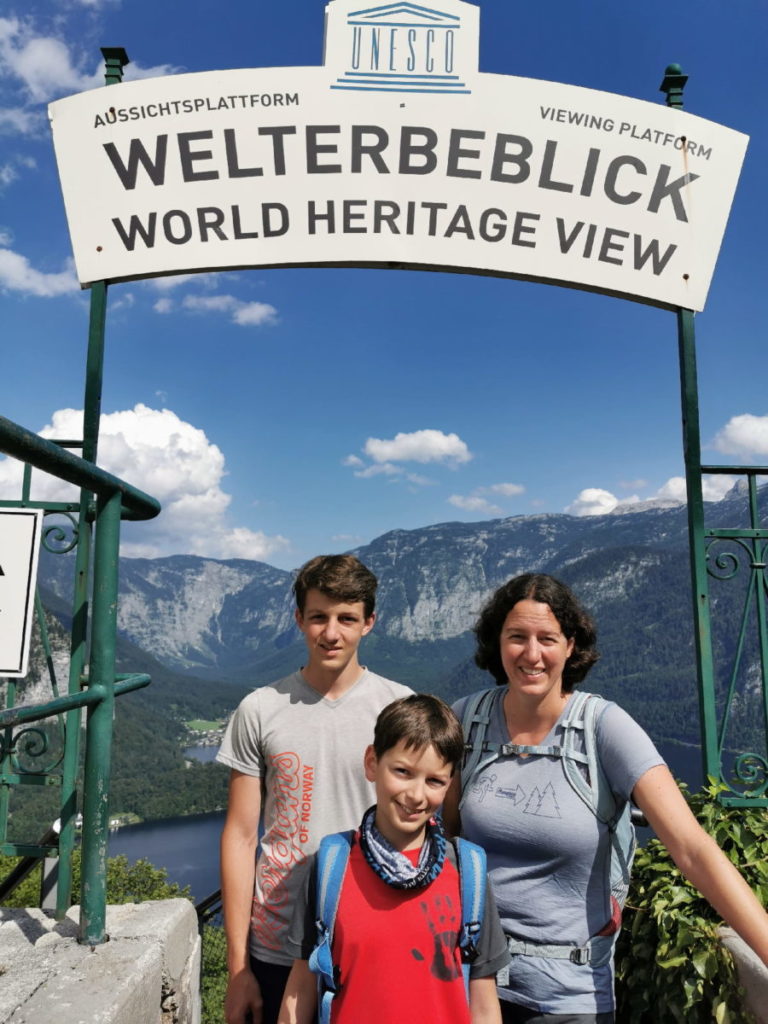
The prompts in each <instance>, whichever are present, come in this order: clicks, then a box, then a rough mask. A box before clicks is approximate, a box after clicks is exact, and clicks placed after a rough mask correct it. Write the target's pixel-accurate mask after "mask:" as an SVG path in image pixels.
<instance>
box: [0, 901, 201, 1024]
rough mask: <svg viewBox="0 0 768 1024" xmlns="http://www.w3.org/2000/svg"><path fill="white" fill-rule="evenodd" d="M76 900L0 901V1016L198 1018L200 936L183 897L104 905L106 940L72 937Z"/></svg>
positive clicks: (18, 1019) (77, 1021)
mask: <svg viewBox="0 0 768 1024" xmlns="http://www.w3.org/2000/svg"><path fill="white" fill-rule="evenodd" d="M78 917H79V907H72V908H71V909H70V911H69V912H68V914H67V916H66V918H65V919H64V920H63V921H61V922H57V921H55V920H54V918H53V916H52V914H50V913H49V912H48V911H45V910H35V909H33V910H13V909H7V908H0V1024H40V1022H41V1021H49V1020H50V1021H56V1024H200V939H199V936H198V934H197V915H196V914H195V911H194V908H193V906H192V904H191V903H190V902H189V901H188V900H182V899H176V900H158V901H157V902H153V903H135V904H134V903H132V904H126V905H125V906H119V907H107V932H108V934H109V937H110V939H109V942H105V943H103V944H102V945H100V946H94V947H89V946H81V945H79V944H78V942H77V921H78Z"/></svg>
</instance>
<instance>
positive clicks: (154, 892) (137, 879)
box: [0, 849, 191, 907]
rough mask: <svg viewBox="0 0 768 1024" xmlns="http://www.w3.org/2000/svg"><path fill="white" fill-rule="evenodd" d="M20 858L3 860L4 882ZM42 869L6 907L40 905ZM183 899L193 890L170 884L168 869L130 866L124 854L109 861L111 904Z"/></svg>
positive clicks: (76, 881) (76, 856) (75, 890)
mask: <svg viewBox="0 0 768 1024" xmlns="http://www.w3.org/2000/svg"><path fill="white" fill-rule="evenodd" d="M18 860H19V858H15V857H2V856H0V878H5V877H6V875H8V874H9V873H10V871H11V870H12V868H13V867H14V866H15V865H16V864H17V863H18ZM40 871H41V868H40V865H38V866H37V867H36V868H35V869H34V870H33V871H32V873H31V874H30V875H28V876H27V878H25V879H24V881H23V882H22V883H21V885H20V886H19V887H18V888H17V889H15V890H14V891H13V892H12V893H11V894H10V896H9V897H8V898H7V900H6V901H5V903H4V906H7V907H36V906H39V903H40ZM179 896H183V897H185V898H186V899H190V898H191V897H190V894H189V886H188V885H185V886H184V887H183V888H182V886H180V885H178V884H177V883H176V882H169V881H168V872H167V871H166V870H165V868H156V867H155V866H154V865H153V864H150V862H149V861H148V860H146V859H145V858H142V859H141V860H137V861H136V862H135V863H134V864H129V863H128V858H127V857H126V856H125V854H124V853H121V854H120V855H119V856H117V857H108V858H107V903H142V902H144V901H145V900H168V899H173V898H175V897H179ZM79 900H80V850H79V849H78V850H75V851H74V852H73V854H72V902H73V903H78V902H79Z"/></svg>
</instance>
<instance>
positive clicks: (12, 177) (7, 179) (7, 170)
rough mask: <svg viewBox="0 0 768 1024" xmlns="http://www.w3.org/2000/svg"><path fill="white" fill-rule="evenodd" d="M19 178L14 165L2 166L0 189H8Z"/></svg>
mask: <svg viewBox="0 0 768 1024" xmlns="http://www.w3.org/2000/svg"><path fill="white" fill-rule="evenodd" d="M18 176H19V172H18V171H17V170H16V168H15V167H14V166H13V164H1V165H0V189H4V188H8V186H9V185H11V184H12V183H13V182H14V181H16V179H17V178H18Z"/></svg>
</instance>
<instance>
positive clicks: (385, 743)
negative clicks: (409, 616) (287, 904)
mask: <svg viewBox="0 0 768 1024" xmlns="http://www.w3.org/2000/svg"><path fill="white" fill-rule="evenodd" d="M463 753H464V740H463V736H462V732H461V725H460V724H459V721H458V719H457V718H456V716H455V715H454V714H453V712H452V711H451V709H450V708H449V707H448V705H447V704H444V703H443V702H442V701H441V700H440V699H439V698H437V697H431V696H427V695H425V694H413V695H411V696H410V697H406V698H402V699H400V700H397V701H395V702H394V703H393V704H390V706H389V707H387V708H385V710H384V711H382V713H381V714H380V715H379V717H378V720H377V722H376V728H375V732H374V740H373V744H372V746H370V747H368V749H367V750H366V752H365V758H364V765H365V777H366V778H367V779H368V781H369V782H372V783H373V784H374V785H375V787H376V805H375V806H374V807H371V808H370V809H369V810H368V811H366V813H365V815H364V816H363V820H362V824H361V825H360V829H359V831H358V832H357V833H356V835H355V838H354V841H353V844H352V848H351V851H350V854H349V862H348V864H347V867H346V871H345V873H344V878H343V881H342V883H341V890H340V894H339V895H338V904H337V906H338V909H337V911H336V918H335V921H334V923H333V941H332V947H331V954H332V956H331V959H332V961H333V965H334V975H335V976H337V977H338V986H337V991H336V995H335V996H334V997H333V1001H332V1003H331V1021H332V1022H333V1024H361V1022H363V1021H364V1022H365V1024H424V1021H430V1022H433V1024H501V1011H500V1009H499V1000H498V997H497V995H496V972H497V971H498V970H500V969H501V968H502V967H504V966H505V965H506V964H507V963H508V962H509V954H508V953H507V944H506V940H505V938H504V934H503V932H502V930H501V924H500V922H499V916H498V913H497V911H496V905H495V903H494V901H493V896H492V895H491V891H490V886H489V885H488V879H487V877H484V878H483V881H482V884H483V886H484V888H485V895H484V898H485V911H484V914H483V923H482V928H481V930H480V932H479V934H478V935H477V937H476V939H475V945H476V948H477V957H476V959H475V960H474V961H473V962H472V965H471V967H470V976H469V977H470V980H469V1002H468V1001H467V993H466V990H465V984H464V978H463V972H462V961H461V952H460V949H459V945H458V940H459V930H460V928H461V926H462V921H463V918H462V906H461V896H460V887H459V875H458V871H457V866H456V851H455V848H454V846H453V844H452V843H451V841H450V840H448V839H447V838H446V836H445V833H444V832H443V828H442V824H441V822H440V819H439V817H436V813H437V810H438V808H439V807H440V805H441V804H442V802H443V799H444V797H445V794H446V792H447V790H448V787H449V785H450V782H451V778H452V776H453V773H454V770H455V767H456V765H457V764H458V763H459V762H460V761H461V758H462V755H463ZM313 863H314V861H313ZM316 885H317V871H316V869H314V868H313V870H311V871H310V873H309V874H308V876H307V880H306V883H305V886H304V889H303V890H302V893H301V894H300V896H299V898H298V899H297V905H296V910H295V912H294V917H293V922H292V924H291V930H290V933H289V936H288V949H289V950H292V951H293V953H294V954H295V956H296V961H295V963H294V965H293V968H292V970H291V973H290V976H289V978H288V984H287V986H286V990H285V996H284V998H283V1005H282V1007H281V1010H280V1018H279V1024H312V1022H313V1021H314V1020H315V1015H316V1012H317V979H316V977H315V975H314V974H313V973H312V972H311V971H310V969H309V965H308V962H307V961H308V959H309V956H310V954H311V952H312V950H313V948H314V946H315V944H316V941H317V937H318V929H317V920H316V919H317V917H318V914H317V908H316ZM325 923H326V925H327V924H328V922H325Z"/></svg>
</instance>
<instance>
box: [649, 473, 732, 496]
mask: <svg viewBox="0 0 768 1024" xmlns="http://www.w3.org/2000/svg"><path fill="white" fill-rule="evenodd" d="M736 482H737V477H735V476H731V475H729V474H727V473H725V474H723V475H720V474H719V473H718V474H717V475H711V474H710V475H709V476H704V477H702V481H701V491H702V495H703V497H704V501H720V500H721V498H724V497H725V496H726V494H727V493H728V491H730V490H731V488H732V487H733V486H734V484H735V483H736ZM656 497H657V498H668V499H670V500H671V501H680V502H683V503H685V502H686V501H687V500H688V494H687V491H686V487H685V477H684V476H672V477H670V478H669V480H667V482H666V483H665V484H662V486H661V487H660V488H659V489H658V491H657V492H656Z"/></svg>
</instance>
